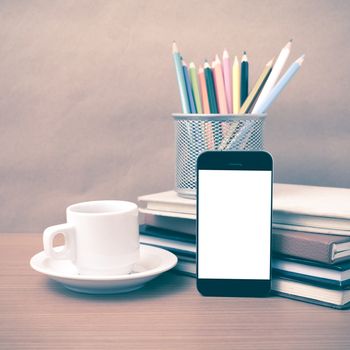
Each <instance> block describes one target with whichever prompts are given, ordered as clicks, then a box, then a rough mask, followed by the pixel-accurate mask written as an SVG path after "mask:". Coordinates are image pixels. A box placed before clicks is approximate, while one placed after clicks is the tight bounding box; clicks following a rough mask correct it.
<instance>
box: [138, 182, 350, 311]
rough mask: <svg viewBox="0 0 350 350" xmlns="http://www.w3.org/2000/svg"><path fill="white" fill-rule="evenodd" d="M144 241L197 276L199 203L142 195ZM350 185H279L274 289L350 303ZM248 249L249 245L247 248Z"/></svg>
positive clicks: (275, 203) (274, 229)
mask: <svg viewBox="0 0 350 350" xmlns="http://www.w3.org/2000/svg"><path fill="white" fill-rule="evenodd" d="M138 199H139V202H140V212H141V213H143V216H144V220H143V222H144V223H143V224H142V225H140V241H141V243H143V244H149V245H154V246H158V247H162V248H165V249H168V250H170V251H172V252H174V253H175V254H176V255H177V256H178V258H179V262H178V265H177V266H176V269H177V270H178V271H180V272H182V273H185V274H188V275H190V276H193V277H194V276H195V274H196V201H195V200H194V199H186V198H182V197H179V196H178V195H177V194H176V192H174V191H167V192H161V193H156V194H150V195H145V196H141V197H139V198H138ZM348 201H349V202H350V189H344V188H326V187H317V186H302V185H287V184H275V185H274V196H273V219H272V221H273V224H272V290H273V292H274V293H275V294H279V295H281V296H285V297H288V298H292V299H298V300H302V301H308V302H312V303H317V304H321V305H326V306H332V307H335V308H340V309H342V308H346V307H349V306H350V203H348ZM243 249H246V250H247V252H248V250H249V247H243Z"/></svg>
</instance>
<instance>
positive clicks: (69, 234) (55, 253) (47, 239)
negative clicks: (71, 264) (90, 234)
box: [43, 224, 75, 261]
mask: <svg viewBox="0 0 350 350" xmlns="http://www.w3.org/2000/svg"><path fill="white" fill-rule="evenodd" d="M58 234H62V235H63V236H64V240H65V244H64V246H63V249H60V250H59V249H58V248H54V247H53V240H54V239H55V237H56V236H57V235H58ZM43 243H44V251H45V253H46V254H47V255H48V256H49V257H51V258H53V259H57V260H62V259H69V260H72V261H73V260H74V258H75V228H74V226H73V225H71V224H61V225H55V226H50V227H48V228H47V229H45V231H44V234H43Z"/></svg>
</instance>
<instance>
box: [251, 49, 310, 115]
mask: <svg viewBox="0 0 350 350" xmlns="http://www.w3.org/2000/svg"><path fill="white" fill-rule="evenodd" d="M304 56H305V55H302V56H301V57H299V58H298V59H297V60H296V61H295V62H294V63H292V65H291V66H290V67H289V68H288V70H287V72H286V73H284V75H283V76H282V78H281V79H280V80H279V81H278V83H277V84H276V85H275V86H274V87H273V88H272V90H271V92H270V93H269V94H268V95H267V96H266V98H265V99H264V100H263V101H262V102H261V105H260V107H259V109H258V111H256V112H255V113H265V112H266V111H267V109H268V108H269V107H270V106H271V104H272V103H273V102H274V101H275V99H276V98H277V97H278V95H279V94H280V93H281V92H282V90H283V89H284V88H285V86H286V85H287V84H288V82H289V81H290V80H291V79H292V78H293V76H294V75H295V74H296V73H297V71H298V70H299V69H300V67H301V65H302V63H303V61H304Z"/></svg>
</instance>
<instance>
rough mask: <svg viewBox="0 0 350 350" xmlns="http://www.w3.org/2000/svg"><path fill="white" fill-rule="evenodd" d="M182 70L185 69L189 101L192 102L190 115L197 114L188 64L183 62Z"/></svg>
mask: <svg viewBox="0 0 350 350" xmlns="http://www.w3.org/2000/svg"><path fill="white" fill-rule="evenodd" d="M182 68H183V72H184V77H185V83H186V91H187V96H188V101H189V102H190V113H197V111H196V106H195V104H194V98H193V91H192V86H191V82H190V76H189V74H188V68H187V64H186V63H185V62H184V61H182Z"/></svg>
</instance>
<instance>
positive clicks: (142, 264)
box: [30, 244, 177, 294]
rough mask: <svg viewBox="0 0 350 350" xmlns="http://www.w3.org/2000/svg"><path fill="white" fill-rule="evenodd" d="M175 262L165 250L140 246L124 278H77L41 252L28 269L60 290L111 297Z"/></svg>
mask: <svg viewBox="0 0 350 350" xmlns="http://www.w3.org/2000/svg"><path fill="white" fill-rule="evenodd" d="M176 263H177V257H176V255H174V254H173V253H170V252H168V251H167V250H165V249H161V248H156V247H152V246H148V245H142V244H141V245H140V261H139V262H138V263H136V264H135V266H134V268H133V271H132V272H131V273H130V274H127V275H114V276H94V275H79V273H78V271H77V269H76V267H75V266H74V265H73V264H72V263H71V262H70V261H69V260H54V259H51V258H50V257H48V256H47V255H46V253H45V252H44V251H42V252H40V253H38V254H36V255H34V256H33V257H32V258H31V260H30V266H31V267H32V268H33V269H34V270H36V271H38V272H40V273H43V274H44V275H47V276H48V277H49V278H51V279H53V280H55V281H57V282H60V283H62V284H63V286H64V287H66V288H68V289H70V290H73V291H75V292H80V293H89V294H112V293H125V292H130V291H132V290H136V289H139V288H141V287H143V285H144V284H145V283H147V282H149V281H150V280H152V279H154V278H156V277H157V276H158V275H160V274H161V273H163V272H165V271H168V270H170V269H171V268H173V267H174V266H175V265H176Z"/></svg>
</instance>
